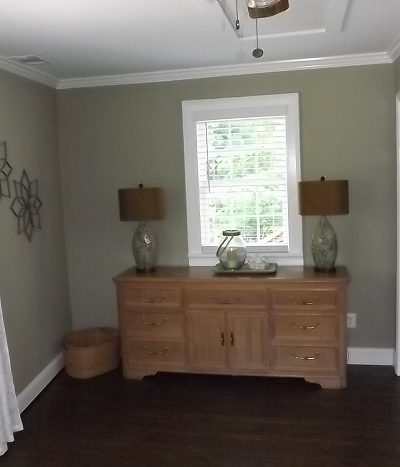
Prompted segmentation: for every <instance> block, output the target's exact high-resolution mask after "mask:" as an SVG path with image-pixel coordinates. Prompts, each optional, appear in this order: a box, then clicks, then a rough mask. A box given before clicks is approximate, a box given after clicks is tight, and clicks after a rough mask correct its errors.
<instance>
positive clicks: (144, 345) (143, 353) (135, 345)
mask: <svg viewBox="0 0 400 467" xmlns="http://www.w3.org/2000/svg"><path fill="white" fill-rule="evenodd" d="M123 348H124V350H125V358H126V359H127V361H126V363H127V365H133V366H136V365H138V364H139V365H140V364H141V363H142V364H155V365H157V367H160V368H162V366H163V365H177V366H181V365H183V363H184V361H185V352H184V344H183V342H169V341H163V342H153V341H136V340H133V339H129V340H128V341H126V342H125V343H124V344H123Z"/></svg>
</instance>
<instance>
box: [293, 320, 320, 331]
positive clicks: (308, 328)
mask: <svg viewBox="0 0 400 467" xmlns="http://www.w3.org/2000/svg"><path fill="white" fill-rule="evenodd" d="M290 326H292V328H295V329H303V330H304V331H312V330H313V329H316V328H317V327H318V326H319V321H317V322H316V323H315V324H314V325H311V326H310V325H308V326H307V325H298V324H296V323H295V322H294V321H291V322H290Z"/></svg>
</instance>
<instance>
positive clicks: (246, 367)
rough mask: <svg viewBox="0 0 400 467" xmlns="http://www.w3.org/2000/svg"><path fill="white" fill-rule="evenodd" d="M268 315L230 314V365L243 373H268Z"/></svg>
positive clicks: (228, 325) (228, 319) (228, 323)
mask: <svg viewBox="0 0 400 467" xmlns="http://www.w3.org/2000/svg"><path fill="white" fill-rule="evenodd" d="M267 322H268V321H267V316H266V313H256V312H246V311H242V312H239V311H238V312H236V311H235V312H228V313H227V334H228V335H227V341H228V342H227V344H228V348H229V351H228V364H229V367H230V368H232V369H237V370H242V371H255V372H257V371H266V370H267V369H268V363H267V362H268V360H267Z"/></svg>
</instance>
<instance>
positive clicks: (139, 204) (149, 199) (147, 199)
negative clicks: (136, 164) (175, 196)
mask: <svg viewBox="0 0 400 467" xmlns="http://www.w3.org/2000/svg"><path fill="white" fill-rule="evenodd" d="M118 198H119V216H120V219H121V221H151V220H158V219H163V218H164V191H163V189H162V188H143V185H139V188H122V189H120V190H118Z"/></svg>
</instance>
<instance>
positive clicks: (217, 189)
mask: <svg viewBox="0 0 400 467" xmlns="http://www.w3.org/2000/svg"><path fill="white" fill-rule="evenodd" d="M196 133H197V161H198V183H199V201H200V224H201V245H202V247H207V246H216V245H218V244H219V242H220V240H221V232H222V231H223V230H225V229H238V230H240V231H241V234H242V237H243V238H244V240H245V242H246V244H247V245H249V246H250V245H252V246H268V247H269V249H279V250H280V251H287V249H288V195H287V192H288V190H287V148H286V146H287V144H286V117H285V116H273V117H262V118H260V117H257V118H240V119H222V120H209V121H197V122H196ZM273 247H275V248H273Z"/></svg>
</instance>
